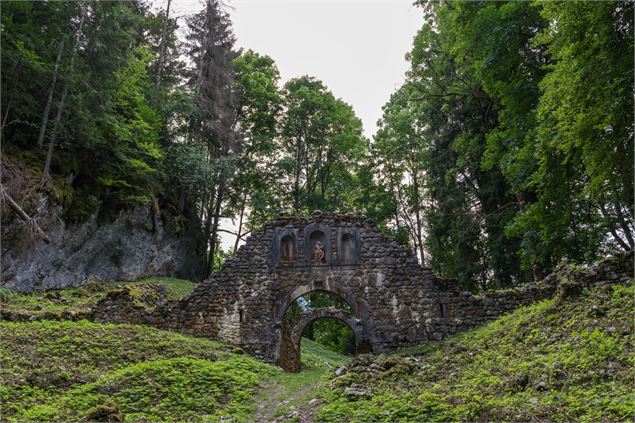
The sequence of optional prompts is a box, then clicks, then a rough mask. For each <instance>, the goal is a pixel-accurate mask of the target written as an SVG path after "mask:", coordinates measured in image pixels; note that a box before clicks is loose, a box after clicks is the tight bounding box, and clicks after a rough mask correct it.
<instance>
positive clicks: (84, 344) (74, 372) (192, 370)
mask: <svg viewBox="0 0 635 423" xmlns="http://www.w3.org/2000/svg"><path fill="white" fill-rule="evenodd" d="M0 361H1V362H2V366H0V387H1V388H0V397H1V398H2V399H3V401H0V416H2V417H3V418H2V420H6V419H10V420H11V419H13V420H15V419H18V420H68V419H71V420H73V419H79V418H81V417H83V414H81V413H83V412H86V413H88V411H89V409H90V408H93V407H96V406H99V405H100V404H104V401H105V399H106V397H108V396H112V397H113V398H115V399H116V401H115V405H117V407H119V408H120V409H121V410H122V411H123V412H124V413H125V414H126V419H127V420H130V419H133V417H134V416H130V413H131V410H132V408H131V407H132V406H133V405H134V406H135V407H137V406H139V404H141V403H135V402H134V401H133V399H132V398H133V397H134V395H136V394H134V392H137V394H139V395H140V393H141V392H142V391H135V389H137V390H143V389H145V390H146V391H143V392H144V393H143V395H146V394H147V395H149V396H150V397H152V395H155V397H152V398H155V399H156V398H163V397H161V395H167V396H166V398H169V401H173V400H174V401H175V398H176V397H175V395H177V393H178V392H180V391H182V387H183V385H184V384H185V385H187V384H188V383H190V382H191V383H192V384H194V385H196V384H197V383H198V384H199V385H197V386H198V388H196V389H199V390H202V385H200V384H201V383H203V382H201V381H204V380H207V382H206V383H207V388H208V389H212V390H213V389H217V388H216V387H215V385H213V383H216V382H214V381H215V379H214V380H208V379H209V377H208V374H211V373H213V372H219V371H221V370H222V372H221V373H219V374H220V375H222V376H223V378H225V379H224V380H226V381H227V382H226V384H225V385H222V386H221V387H220V388H218V389H221V390H225V391H222V392H225V394H227V395H229V393H230V391H231V390H232V389H234V388H233V387H232V386H233V384H234V383H236V384H239V385H240V386H238V385H237V386H236V389H239V390H241V391H245V392H246V394H245V395H252V393H253V392H252V390H253V383H252V382H253V377H255V376H254V375H266V374H269V373H271V372H273V368H272V366H269V365H266V364H263V363H261V362H259V361H257V360H255V359H253V358H251V357H249V356H246V355H244V354H235V353H233V352H232V349H231V348H228V346H227V345H226V344H224V343H221V342H215V341H210V340H208V339H202V338H195V337H190V336H185V335H181V334H178V333H172V332H166V331H161V330H158V329H154V328H151V327H146V326H142V325H111V324H97V323H91V322H88V321H79V322H71V321H62V322H52V321H39V322H28V323H12V322H0ZM199 362H203V364H204V366H203V367H204V369H203V370H201V371H200V372H198V370H196V369H197V368H198V367H199V364H201V363H199ZM148 363H153V364H148ZM192 363H194V364H192ZM170 369H172V370H170ZM219 369H220V370H219ZM232 369H233V370H232ZM234 370H235V374H234V373H232V372H233V371H234ZM180 371H183V372H184V374H185V375H186V376H184V377H186V378H190V379H188V380H190V381H189V382H188V380H186V379H183V380H182V379H178V377H176V376H174V377H175V378H176V379H174V380H173V382H174V384H171V383H172V382H170V380H172V379H170V378H171V377H172V376H170V374H172V373H178V372H180ZM197 372H198V373H197ZM223 372H224V373H223ZM154 373H161V376H160V381H159V382H156V383H155V382H154V381H152V380H151V378H152V377H153V376H151V375H152V374H154ZM144 375H145V376H144ZM232 375H233V376H232ZM234 376H235V377H236V378H235V379H232V377H234ZM258 377H260V376H258ZM126 378H128V379H126ZM157 378H159V376H157ZM201 378H202V379H201ZM157 380H159V379H157ZM133 382H134V383H133ZM254 383H255V382H254ZM247 385H249V386H251V387H250V388H246V386H247ZM219 386H220V385H219ZM106 387H107V388H106ZM117 389H120V391H117ZM183 389H185V388H183ZM193 389H194V388H193ZM155 390H156V392H154V391H155ZM166 390H167V391H169V392H166ZM151 391H152V392H151ZM231 392H233V391H231ZM190 394H191V395H194V394H192V393H190ZM190 394H188V395H190ZM225 394H223V395H225ZM201 395H202V394H201ZM227 395H225V396H227ZM231 395H234V397H235V398H237V400H236V401H238V403H237V402H235V401H234V402H232V401H229V400H228V402H223V403H222V404H221V405H222V407H220V406H219V407H220V408H219V410H221V411H222V410H228V411H227V412H236V413H237V414H236V415H247V414H248V413H249V412H250V410H251V409H250V408H249V405H248V404H249V401H247V400H245V397H240V395H239V394H238V393H235V394H234V393H231ZM231 395H230V396H231ZM199 399H200V398H199ZM139 401H142V400H141V399H140V400H139ZM166 401H168V400H166ZM201 401H202V400H201ZM239 403H240V404H239ZM73 410H78V411H76V412H75V411H73ZM126 410H127V411H126ZM196 410H198V409H196ZM196 410H195V409H192V413H198V411H196ZM80 411H81V412H80ZM146 411H147V412H148V413H149V414H148V415H149V416H154V417H152V418H151V417H148V419H150V420H157V419H158V420H165V419H167V420H170V419H171V420H180V419H181V418H180V417H179V415H180V414H179V413H181V414H182V413H183V410H177V409H174V411H173V417H169V415H168V414H165V413H167V411H166V412H165V413H164V414H161V416H162V417H161V418H158V417H157V416H158V415H153V414H152V413H150V411H148V410H146ZM144 412H145V411H144ZM209 412H210V411H209V410H208V411H206V413H209ZM162 413H163V412H162ZM201 416H202V414H201ZM134 418H136V419H141V415H139V416H137V417H134Z"/></svg>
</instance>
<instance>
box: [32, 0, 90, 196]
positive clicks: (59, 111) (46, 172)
mask: <svg viewBox="0 0 635 423" xmlns="http://www.w3.org/2000/svg"><path fill="white" fill-rule="evenodd" d="M86 7H87V6H86V4H84V7H82V17H81V19H80V21H79V27H78V28H77V33H76V34H75V46H74V47H73V53H72V54H71V60H70V63H69V65H68V75H67V77H66V81H64V91H63V93H62V98H61V99H60V104H59V106H58V108H57V115H56V116H55V124H54V125H53V132H52V133H51V140H50V141H49V148H48V152H47V153H46V162H45V163H44V171H42V182H41V184H40V185H41V186H42V187H44V186H46V184H47V183H48V181H49V178H50V175H49V174H50V171H51V160H52V159H53V150H54V149H55V139H56V137H57V131H58V129H59V126H60V122H61V120H62V113H63V111H64V104H65V102H66V96H67V95H68V85H69V84H68V81H69V79H70V77H71V76H70V74H71V72H72V71H73V66H74V64H75V56H76V55H77V50H78V49H79V40H80V38H81V35H82V28H83V27H84V19H85V18H86Z"/></svg>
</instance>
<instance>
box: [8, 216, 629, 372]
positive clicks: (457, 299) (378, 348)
mask: <svg viewBox="0 0 635 423" xmlns="http://www.w3.org/2000/svg"><path fill="white" fill-rule="evenodd" d="M344 236H346V237H347V240H345V242H343V241H342V240H341V239H340V238H341V237H344ZM289 237H290V238H289ZM318 240H319V241H320V242H321V243H322V248H324V255H323V260H324V261H322V262H315V261H312V257H313V255H312V254H313V251H314V246H315V245H316V243H317V241H318ZM283 241H284V242H291V243H295V246H293V245H291V246H289V245H285V246H284V248H283V245H282V243H283ZM342 245H346V247H345V248H348V249H349V250H348V251H347V253H346V254H345V257H343V258H342V255H341V252H340V248H341V246H342ZM351 248H352V249H353V250H351ZM355 248H358V249H359V250H358V251H355V250H354V249H355ZM283 251H286V253H285V254H284V255H282V252H283ZM378 251H383V252H381V253H378ZM632 260H633V256H632V252H631V253H628V254H624V255H622V256H620V257H618V258H611V259H609V262H608V263H607V264H604V267H605V269H603V270H602V271H598V272H597V276H595V277H591V276H588V279H587V280H586V282H585V284H587V285H588V286H595V285H596V284H597V283H598V281H607V282H606V283H620V281H622V280H624V278H626V279H627V280H629V278H630V277H632V276H631V275H632ZM559 272H561V273H558V274H555V275H550V276H549V277H547V278H546V279H545V280H543V281H541V282H540V283H537V284H530V285H528V286H526V287H524V289H522V290H521V289H518V290H511V291H510V290H507V291H492V292H488V293H487V294H486V295H484V296H474V295H471V294H469V293H466V292H465V291H464V290H462V289H461V288H460V286H459V285H458V284H457V282H456V281H454V280H442V279H438V278H436V277H435V275H434V274H433V273H432V272H431V271H430V269H427V268H422V267H421V266H419V264H418V262H417V259H416V257H414V256H413V255H412V254H410V253H408V252H407V251H405V250H404V249H403V248H402V247H401V246H399V245H398V244H397V243H395V242H394V240H392V239H390V238H388V237H387V236H385V235H383V234H382V233H381V231H380V230H379V229H378V228H377V226H375V225H374V224H373V223H372V222H370V221H369V220H368V219H365V218H363V217H360V216H356V215H337V214H330V213H319V214H314V215H313V216H311V217H297V216H288V215H286V216H281V217H279V218H278V219H276V220H274V221H271V222H269V223H266V224H265V225H264V226H263V227H262V228H260V229H257V230H255V231H254V232H253V233H252V235H251V236H250V237H249V238H248V239H247V241H246V243H245V245H243V246H242V247H241V248H240V250H239V251H238V253H237V254H236V255H235V256H234V257H232V258H231V259H229V260H227V261H226V262H225V263H224V265H223V267H222V269H221V270H219V271H217V272H215V273H214V274H213V275H212V276H211V277H210V278H209V279H208V280H206V281H204V282H202V283H201V284H199V286H198V287H197V288H196V289H195V290H194V292H192V293H191V294H190V295H189V296H188V297H186V298H184V299H183V300H181V301H165V298H164V297H163V296H162V295H158V294H157V295H155V294H152V295H148V297H147V298H146V299H145V300H143V301H141V303H142V304H140V303H139V299H138V298H133V296H132V295H130V293H129V292H128V293H126V292H121V293H119V295H118V296H117V295H116V294H109V296H107V298H106V299H105V300H104V301H103V302H102V303H100V304H99V305H98V306H97V308H96V311H95V313H94V317H95V320H98V321H114V322H126V321H127V322H133V323H146V324H153V325H155V326H158V327H160V328H164V329H170V330H177V331H181V332H184V333H188V334H193V335H197V336H204V337H208V338H212V339H221V340H224V341H227V342H230V343H233V344H237V345H240V346H242V347H243V348H244V349H245V350H246V351H247V352H249V353H251V354H253V355H255V356H256V357H258V358H261V359H264V360H266V361H269V362H273V363H278V364H279V365H280V366H281V367H283V368H284V369H286V370H291V371H294V370H298V369H299V368H300V350H299V342H300V336H301V334H302V331H303V329H304V327H305V326H306V325H308V324H309V323H311V322H312V321H314V320H316V319H320V318H335V319H338V320H340V321H343V322H344V323H346V324H347V325H349V326H350V327H351V329H352V331H353V333H354V335H355V338H356V344H357V352H358V353H367V352H380V353H381V352H388V351H391V350H394V349H397V348H401V347H406V346H412V345H416V344H420V343H421V342H423V341H424V340H427V339H432V340H440V339H443V338H444V337H445V336H447V335H448V334H452V333H456V332H458V331H461V330H466V329H469V328H472V327H474V326H477V325H480V324H483V323H485V322H487V321H490V320H493V319H495V318H497V317H498V316H500V315H501V314H504V313H507V312H509V311H511V310H513V309H515V308H517V307H518V306H520V305H524V304H529V303H531V302H534V301H537V300H541V299H544V298H549V297H552V296H553V295H554V294H555V293H556V292H557V290H558V286H559V283H560V281H561V280H565V281H566V280H577V279H576V278H577V274H574V273H572V272H571V271H570V270H569V268H565V267H561V268H560V270H559ZM566 272H568V273H566ZM610 272H613V273H615V274H616V275H617V279H606V274H607V273H610ZM565 273H566V274H565ZM585 274H586V275H589V272H586V273H585ZM314 291H323V292H329V293H332V294H334V295H337V296H339V297H341V298H342V299H343V300H344V301H346V302H347V303H348V305H349V306H350V309H351V311H352V315H349V314H347V313H344V312H343V311H342V310H337V309H330V308H325V309H313V310H308V311H307V312H306V313H304V314H303V315H302V316H301V318H300V320H299V322H298V323H297V324H296V325H295V326H294V327H288V325H287V324H286V323H285V322H286V321H287V320H286V319H284V315H285V312H286V310H287V308H288V307H289V305H290V304H291V303H293V302H294V301H295V300H296V299H297V298H298V297H300V296H302V295H305V294H308V293H310V292H314ZM153 302H154V304H153ZM1 315H2V311H1V310H0V317H1ZM365 360H366V361H365ZM371 362H372V360H371V359H370V358H368V359H366V357H365V356H364V355H359V356H358V357H357V358H356V360H355V364H351V365H350V371H354V369H355V367H356V366H361V367H362V368H364V369H368V366H370V365H371ZM364 363H365V364H364ZM381 370H383V369H381Z"/></svg>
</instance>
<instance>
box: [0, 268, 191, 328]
mask: <svg viewBox="0 0 635 423" xmlns="http://www.w3.org/2000/svg"><path fill="white" fill-rule="evenodd" d="M145 285H164V286H165V287H166V288H167V299H168V300H178V299H180V298H183V297H185V296H186V295H187V294H189V293H190V292H192V291H193V290H194V288H195V287H196V284H195V283H194V282H190V281H187V280H182V279H175V278H167V277H152V278H146V279H142V280H139V281H136V282H89V283H87V284H85V285H83V286H81V287H79V288H67V289H57V290H50V291H38V292H34V293H31V294H20V293H16V292H13V291H10V290H8V289H3V288H0V308H1V309H2V310H5V311H7V312H13V313H17V314H20V315H24V316H26V317H27V318H28V317H30V316H36V317H37V318H39V319H47V318H48V319H61V318H63V316H62V313H64V312H66V313H68V312H73V313H76V314H80V315H81V314H82V313H88V312H89V311H90V309H91V307H93V306H95V305H96V304H97V303H98V302H99V301H100V300H101V299H103V298H105V297H106V295H108V293H109V292H113V291H116V290H118V289H119V290H120V289H121V288H122V287H126V288H128V292H130V293H131V295H132V296H133V298H139V299H140V302H139V305H142V306H144V307H148V306H149V305H150V304H151V303H152V298H151V297H152V296H153V295H155V296H156V292H155V291H152V290H151V289H144V288H143V287H144V286H145ZM135 295H136V297H135ZM155 299H156V298H155Z"/></svg>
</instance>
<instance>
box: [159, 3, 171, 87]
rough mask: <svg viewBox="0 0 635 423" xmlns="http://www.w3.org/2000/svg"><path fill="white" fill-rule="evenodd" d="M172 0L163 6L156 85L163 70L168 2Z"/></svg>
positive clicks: (168, 12)
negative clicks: (163, 20) (163, 16)
mask: <svg viewBox="0 0 635 423" xmlns="http://www.w3.org/2000/svg"><path fill="white" fill-rule="evenodd" d="M171 3H172V0H168V5H167V6H166V8H165V22H163V32H162V34H161V44H160V46H159V59H158V60H157V75H156V86H157V87H158V86H159V84H160V83H161V73H162V72H163V62H165V51H166V49H167V46H168V24H169V22H170V4H171Z"/></svg>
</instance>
